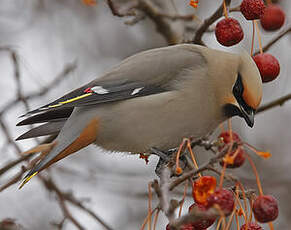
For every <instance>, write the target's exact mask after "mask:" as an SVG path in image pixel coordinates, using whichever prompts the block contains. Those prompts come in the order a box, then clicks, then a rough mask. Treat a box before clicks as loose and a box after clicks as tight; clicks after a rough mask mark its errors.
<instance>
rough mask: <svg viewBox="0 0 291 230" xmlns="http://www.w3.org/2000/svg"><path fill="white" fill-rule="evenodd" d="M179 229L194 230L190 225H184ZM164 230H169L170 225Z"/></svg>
mask: <svg viewBox="0 0 291 230" xmlns="http://www.w3.org/2000/svg"><path fill="white" fill-rule="evenodd" d="M180 229H181V230H196V229H194V227H193V226H192V224H184V225H182V226H181V228H180ZM166 230H170V224H167V226H166ZM203 230H204V229H203Z"/></svg>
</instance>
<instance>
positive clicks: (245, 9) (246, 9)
mask: <svg viewBox="0 0 291 230" xmlns="http://www.w3.org/2000/svg"><path fill="white" fill-rule="evenodd" d="M264 9H265V4H264V2H263V0H243V1H242V3H241V5H240V11H241V12H242V14H243V15H244V16H245V18H246V19H247V20H255V19H260V17H261V15H262V14H263V12H264Z"/></svg>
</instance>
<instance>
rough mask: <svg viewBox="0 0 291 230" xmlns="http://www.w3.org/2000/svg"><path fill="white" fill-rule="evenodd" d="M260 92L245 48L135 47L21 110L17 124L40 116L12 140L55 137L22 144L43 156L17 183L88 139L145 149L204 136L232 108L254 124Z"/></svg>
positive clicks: (108, 146) (111, 147)
mask: <svg viewBox="0 0 291 230" xmlns="http://www.w3.org/2000/svg"><path fill="white" fill-rule="evenodd" d="M261 98H262V80H261V77H260V73H259V71H258V68H257V66H256V64H255V62H254V61H253V59H252V57H251V56H250V55H249V54H248V53H247V52H246V51H242V52H240V53H230V52H225V51H220V50H216V49H212V48H208V47H204V46H199V45H194V44H180V45H173V46H168V47H162V48H155V49H150V50H146V51H143V52H140V53H137V54H135V55H133V56H130V57H128V58H126V59H125V60H123V61H122V62H121V63H120V64H118V65H117V66H114V67H113V68H112V69H110V70H109V71H107V72H105V73H104V74H103V75H102V76H100V77H97V78H96V79H95V80H93V81H91V82H90V83H88V84H86V85H84V86H82V87H80V88H78V89H76V90H74V91H72V92H70V93H68V94H66V95H64V96H62V97H61V98H59V99H57V100H55V101H53V102H52V103H49V104H46V105H44V106H42V107H39V108H38V109H36V110H32V111H30V112H28V113H26V114H25V115H23V116H22V117H26V118H25V119H24V120H22V121H21V122H19V123H18V124H17V125H18V126H21V125H31V124H37V123H43V124H41V125H40V126H38V127H36V128H32V129H31V130H29V131H28V132H26V133H25V134H23V135H21V136H20V137H18V139H17V140H21V139H27V138H34V137H39V136H45V135H51V134H55V135H57V137H56V138H55V140H54V141H52V142H51V143H48V144H41V145H38V146H36V147H34V148H32V149H30V150H28V151H26V152H25V153H27V154H29V153H39V152H41V156H42V157H41V159H40V160H39V162H37V163H36V164H35V166H34V167H33V168H32V169H31V170H30V171H29V172H28V174H26V176H25V177H24V179H23V181H22V184H21V186H20V187H22V186H23V185H24V184H25V183H27V182H28V181H29V180H30V179H31V178H32V177H33V176H35V175H36V174H37V173H39V172H40V171H42V170H43V169H45V168H47V167H49V166H50V165H52V164H53V163H55V162H57V161H59V160H61V159H63V158H65V157H67V156H68V155H71V154H72V153H75V152H77V151H79V150H80V149H82V148H85V147H86V146H88V145H90V144H96V145H97V146H100V147H101V148H103V149H105V150H108V151H111V152H129V153H133V154H134V153H136V154H138V153H149V152H150V150H151V148H157V149H159V150H161V151H166V150H168V149H171V148H175V147H177V146H178V145H179V144H180V143H181V142H182V140H183V138H185V137H192V138H200V137H203V136H205V135H207V134H209V133H210V132H212V131H213V130H214V129H215V128H216V127H217V126H218V125H219V124H220V123H222V122H223V121H225V120H227V119H229V118H231V117H233V116H239V117H242V118H243V119H244V120H245V122H246V124H247V125H248V126H250V127H253V125H254V114H255V111H256V109H257V108H258V106H259V104H260V102H261Z"/></svg>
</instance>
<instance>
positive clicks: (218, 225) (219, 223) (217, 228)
mask: <svg viewBox="0 0 291 230" xmlns="http://www.w3.org/2000/svg"><path fill="white" fill-rule="evenodd" d="M221 222H222V217H220V218H219V220H218V222H217V227H216V230H219V228H220V225H221Z"/></svg>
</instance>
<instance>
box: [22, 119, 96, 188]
mask: <svg viewBox="0 0 291 230" xmlns="http://www.w3.org/2000/svg"><path fill="white" fill-rule="evenodd" d="M98 122H99V121H98V119H97V118H96V119H92V120H91V121H90V122H89V124H88V125H87V126H86V127H85V128H84V129H83V130H82V132H81V133H80V135H79V136H78V137H77V138H75V139H72V140H70V142H69V143H68V142H62V141H61V140H60V141H58V140H56V141H54V142H52V143H49V144H42V145H38V146H36V147H34V148H32V149H30V150H28V151H26V152H24V154H32V153H37V152H41V156H40V161H39V162H38V163H37V164H36V165H35V166H34V167H33V168H32V169H31V170H30V171H29V173H28V174H27V175H26V176H25V177H24V179H23V181H22V183H21V185H20V187H19V189H21V188H22V187H23V186H24V185H25V184H26V183H27V182H28V181H29V180H30V179H31V178H32V177H33V176H35V175H36V174H38V173H39V172H40V171H42V170H43V169H45V168H47V167H49V166H50V165H52V164H53V163H55V162H57V161H59V160H61V159H63V158H65V157H66V156H68V155H70V154H72V153H74V152H77V151H78V150H80V149H82V148H84V147H86V146H88V145H89V144H91V143H93V142H94V141H95V140H96V137H97V128H98Z"/></svg>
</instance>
